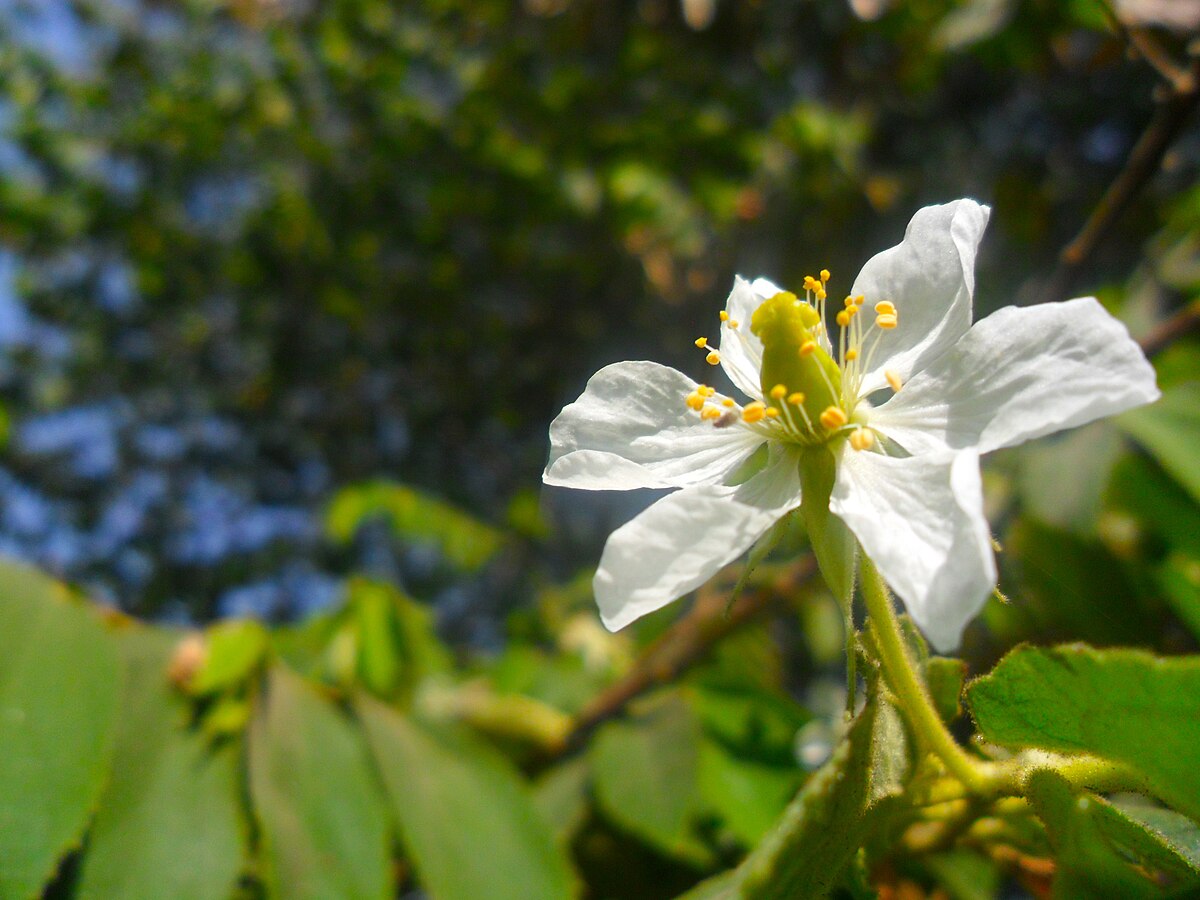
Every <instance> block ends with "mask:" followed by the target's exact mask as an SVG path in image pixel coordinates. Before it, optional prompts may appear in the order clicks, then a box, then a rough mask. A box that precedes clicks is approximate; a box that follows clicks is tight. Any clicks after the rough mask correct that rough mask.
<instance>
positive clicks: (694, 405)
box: [686, 391, 704, 412]
mask: <svg viewBox="0 0 1200 900" xmlns="http://www.w3.org/2000/svg"><path fill="white" fill-rule="evenodd" d="M686 403H687V405H688V408H689V409H694V410H695V411H696V412H700V410H702V409H704V395H703V394H701V393H700V392H699V391H692V392H691V393H690V394H688V395H687V400H686Z"/></svg>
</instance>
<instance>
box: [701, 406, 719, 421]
mask: <svg viewBox="0 0 1200 900" xmlns="http://www.w3.org/2000/svg"><path fill="white" fill-rule="evenodd" d="M700 418H701V419H703V420H704V421H706V422H707V421H709V420H710V419H719V418H721V411H720V410H719V409H717V408H716V407H715V406H706V407H704V410H703V411H702V412H701V413H700Z"/></svg>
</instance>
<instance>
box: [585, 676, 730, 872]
mask: <svg viewBox="0 0 1200 900" xmlns="http://www.w3.org/2000/svg"><path fill="white" fill-rule="evenodd" d="M700 734H701V732H700V723H699V721H698V720H697V718H696V715H695V713H694V712H693V711H692V707H691V705H690V704H689V703H688V702H687V701H686V700H685V699H684V698H683V696H682V695H680V694H679V693H678V692H672V693H667V694H660V695H658V696H657V697H654V698H652V699H651V700H650V701H649V702H648V703H646V704H644V705H643V706H642V707H641V709H640V710H639V712H638V713H637V714H636V715H634V716H631V717H630V718H629V719H626V720H622V721H613V722H608V723H606V724H605V725H604V726H602V727H601V728H600V729H599V730H598V731H597V732H596V736H595V737H594V738H593V739H592V746H591V750H590V753H589V758H590V759H591V763H592V773H593V783H594V787H595V791H596V802H597V803H598V804H599V806H600V808H601V809H602V810H603V811H604V814H605V815H606V816H607V817H608V818H609V819H610V820H611V821H613V822H614V823H616V824H617V825H619V826H621V828H623V829H624V830H626V831H628V832H629V833H630V834H634V835H637V836H638V837H640V838H642V839H644V840H646V841H649V842H650V843H651V844H654V845H655V846H657V847H659V848H660V849H662V850H664V851H665V852H667V853H669V854H672V855H676V856H680V857H682V858H685V859H692V860H695V861H698V862H699V861H703V860H704V859H705V858H706V856H707V854H706V852H705V851H704V849H703V848H702V847H700V846H698V845H697V842H696V840H695V837H694V835H693V833H692V824H693V822H692V819H693V816H694V814H695V812H696V811H697V801H698V799H699V794H698V787H699V765H700V750H699V747H700Z"/></svg>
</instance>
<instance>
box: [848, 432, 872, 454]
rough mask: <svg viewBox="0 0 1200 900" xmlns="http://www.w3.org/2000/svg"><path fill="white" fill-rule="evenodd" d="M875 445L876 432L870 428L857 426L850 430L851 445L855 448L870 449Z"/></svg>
mask: <svg viewBox="0 0 1200 900" xmlns="http://www.w3.org/2000/svg"><path fill="white" fill-rule="evenodd" d="M874 445H875V432H873V431H871V430H870V429H869V428H855V429H854V430H853V431H852V432H850V446H851V447H853V448H854V449H855V450H870V449H871V447H873V446H874Z"/></svg>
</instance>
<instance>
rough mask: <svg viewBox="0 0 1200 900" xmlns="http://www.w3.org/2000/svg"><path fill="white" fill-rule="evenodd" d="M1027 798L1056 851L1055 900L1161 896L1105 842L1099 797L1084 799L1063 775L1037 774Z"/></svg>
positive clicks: (1028, 789) (1027, 788)
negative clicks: (1096, 809)
mask: <svg viewBox="0 0 1200 900" xmlns="http://www.w3.org/2000/svg"><path fill="white" fill-rule="evenodd" d="M1026 790H1027V796H1028V797H1029V801H1030V803H1031V804H1032V805H1033V808H1034V809H1035V810H1036V812H1037V814H1038V818H1040V819H1041V820H1042V821H1043V822H1045V823H1046V830H1047V832H1048V833H1049V835H1050V843H1051V845H1052V846H1053V847H1054V856H1055V863H1056V871H1055V875H1054V896H1055V897H1056V898H1062V900H1073V898H1077V897H1122V898H1126V897H1127V898H1130V900H1135V898H1138V897H1155V896H1158V895H1159V890H1158V888H1157V887H1156V886H1155V885H1154V884H1152V883H1151V882H1150V881H1149V880H1148V879H1147V878H1146V877H1145V876H1144V875H1143V874H1142V873H1140V872H1138V871H1137V870H1136V869H1135V868H1134V867H1133V866H1132V865H1130V864H1129V862H1127V861H1126V860H1125V859H1123V858H1122V857H1121V856H1120V855H1118V854H1117V853H1116V852H1115V850H1114V849H1113V847H1112V846H1111V844H1109V842H1108V841H1107V840H1105V838H1104V835H1103V833H1102V832H1101V831H1100V828H1099V826H1098V825H1097V823H1096V819H1095V817H1094V815H1093V804H1094V803H1095V802H1096V798H1094V797H1091V796H1090V795H1086V794H1084V795H1079V796H1077V795H1076V794H1075V792H1074V791H1073V790H1072V789H1071V786H1070V784H1069V783H1068V782H1067V781H1066V779H1064V778H1063V777H1062V776H1061V775H1058V774H1057V773H1056V772H1053V771H1050V770H1042V771H1040V772H1034V773H1033V774H1032V775H1031V776H1030V777H1029V779H1028V780H1027V781H1026Z"/></svg>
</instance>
